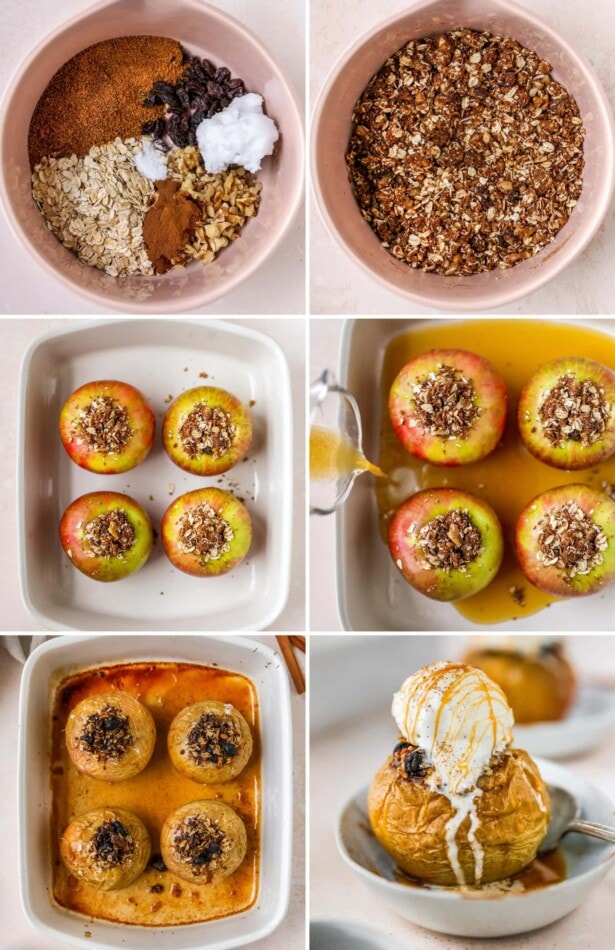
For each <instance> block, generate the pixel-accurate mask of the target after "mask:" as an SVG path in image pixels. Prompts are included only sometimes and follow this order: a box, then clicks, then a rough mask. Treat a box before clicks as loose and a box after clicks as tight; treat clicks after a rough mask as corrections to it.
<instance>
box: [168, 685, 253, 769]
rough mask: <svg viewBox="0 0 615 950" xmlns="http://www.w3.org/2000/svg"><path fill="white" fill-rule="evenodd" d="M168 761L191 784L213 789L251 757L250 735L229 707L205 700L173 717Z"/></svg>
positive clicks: (233, 709)
mask: <svg viewBox="0 0 615 950" xmlns="http://www.w3.org/2000/svg"><path fill="white" fill-rule="evenodd" d="M167 746H168V749H169V757H170V759H171V762H172V763H173V765H174V766H175V768H176V769H177V770H178V772H182V773H183V774H184V775H187V776H188V778H191V779H192V780H193V781H195V782H201V783H202V784H204V785H215V784H217V783H218V782H228V781H230V780H231V779H233V778H236V777H237V776H238V775H239V773H240V772H241V771H242V770H243V769H244V768H245V766H246V765H247V763H248V760H249V758H250V756H251V755H252V733H251V732H250V727H249V725H248V723H247V722H246V720H245V719H244V717H243V716H242V715H241V713H240V712H239V710H238V709H235V707H234V706H232V705H231V704H230V703H219V702H215V701H214V700H206V701H204V702H200V703H194V704H193V705H192V706H187V707H186V708H185V709H182V710H181V712H179V713H178V714H177V716H176V717H175V719H174V720H173V722H172V723H171V727H170V729H169V735H168V738H167Z"/></svg>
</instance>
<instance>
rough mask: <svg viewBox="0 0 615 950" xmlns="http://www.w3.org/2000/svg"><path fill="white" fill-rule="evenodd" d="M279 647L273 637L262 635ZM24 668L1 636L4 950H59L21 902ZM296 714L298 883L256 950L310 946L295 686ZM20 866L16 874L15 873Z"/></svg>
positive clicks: (300, 700) (300, 714)
mask: <svg viewBox="0 0 615 950" xmlns="http://www.w3.org/2000/svg"><path fill="white" fill-rule="evenodd" d="M258 639H259V640H260V641H261V642H262V643H265V644H266V645H267V646H268V647H271V648H272V649H276V642H275V639H274V638H273V637H258ZM22 668H23V667H22V666H21V664H19V663H18V662H17V661H16V660H14V659H12V658H11V657H10V656H9V654H8V653H6V652H5V650H4V647H3V645H2V638H1V637H0V716H1V717H2V724H3V728H2V729H1V730H0V756H1V760H2V762H3V768H2V770H0V795H1V796H2V805H3V807H2V810H1V812H0V841H2V845H3V849H4V856H5V861H6V865H5V867H6V868H7V869H8V868H9V867H10V869H11V872H10V873H9V872H7V873H6V874H5V875H4V878H3V886H2V890H1V892H0V920H1V921H2V936H1V937H0V946H1V947H2V948H3V950H59V948H61V947H66V946H67V944H64V943H62V942H58V941H57V940H51V939H50V938H48V937H45V936H43V934H41V933H39V931H38V930H37V929H35V928H34V927H33V926H32V925H31V924H30V923H29V922H28V921H27V920H26V918H25V916H24V914H23V912H22V910H21V907H20V904H19V879H18V875H17V822H16V814H17V717H18V703H19V683H20V678H21V671H22ZM291 706H292V718H293V782H294V821H293V859H292V887H291V897H290V906H289V909H288V913H287V915H286V917H285V918H284V920H283V921H282V923H281V924H280V926H279V927H278V929H277V930H276V931H275V932H274V933H273V934H272V935H271V936H270V937H267V938H265V939H264V940H258V941H257V942H256V943H252V944H250V946H251V947H253V948H254V950H265V948H266V950H288V948H289V947H292V948H293V950H302V948H304V947H305V852H304V840H305V808H304V798H305V796H304V787H305V697H304V696H297V694H296V693H295V692H294V691H292V686H291ZM13 870H14V873H13Z"/></svg>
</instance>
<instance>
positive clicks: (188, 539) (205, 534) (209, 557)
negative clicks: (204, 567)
mask: <svg viewBox="0 0 615 950" xmlns="http://www.w3.org/2000/svg"><path fill="white" fill-rule="evenodd" d="M178 533H179V541H178V544H179V548H180V550H181V551H183V552H184V553H185V554H195V555H196V556H198V557H200V558H202V560H203V561H217V560H218V559H219V558H221V557H222V556H223V555H224V554H228V552H229V551H230V549H231V542H232V540H233V538H234V536H235V535H234V532H233V529H232V527H231V526H230V524H229V523H228V522H227V521H225V520H224V518H222V517H221V515H219V514H218V512H217V511H216V510H215V509H214V508H213V507H212V506H211V505H208V504H207V503H206V502H205V503H204V504H202V505H195V506H194V507H193V508H191V509H190V511H188V512H187V513H186V514H185V515H184V516H183V517H182V518H180V520H179V523H178Z"/></svg>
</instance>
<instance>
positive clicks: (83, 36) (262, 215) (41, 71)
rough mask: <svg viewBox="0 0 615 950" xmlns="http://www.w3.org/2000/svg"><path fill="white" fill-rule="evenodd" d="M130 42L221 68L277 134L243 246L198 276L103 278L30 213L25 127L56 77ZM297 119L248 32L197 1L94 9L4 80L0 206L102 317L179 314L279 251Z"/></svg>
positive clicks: (285, 88)
mask: <svg viewBox="0 0 615 950" xmlns="http://www.w3.org/2000/svg"><path fill="white" fill-rule="evenodd" d="M135 34H148V35H161V36H169V37H172V38H173V39H176V40H179V42H180V43H182V45H183V46H185V47H186V48H187V49H188V50H189V51H190V52H191V53H195V54H197V55H199V56H201V57H207V58H208V59H211V60H212V61H213V62H214V63H216V65H224V66H228V68H229V69H230V70H231V72H232V74H233V75H234V76H239V77H240V78H241V79H243V80H244V82H245V84H246V87H247V88H248V89H249V90H250V91H254V92H258V93H260V94H261V95H262V96H263V97H264V99H265V104H266V108H267V113H268V115H270V116H271V118H272V119H274V120H275V122H276V124H277V126H278V128H279V130H280V140H279V142H278V145H277V147H276V152H275V155H274V156H273V157H272V158H268V159H265V161H264V163H263V170H262V171H261V172H259V174H258V178H259V181H261V182H262V184H263V192H262V199H261V204H260V208H259V212H258V215H257V216H256V217H255V218H253V219H252V220H250V221H248V223H247V224H246V226H245V228H244V229H243V231H242V234H241V237H240V238H239V239H238V240H236V241H234V242H233V243H232V244H231V245H230V246H229V247H226V248H224V249H223V250H222V251H221V252H220V254H219V255H218V256H217V257H216V259H215V260H214V261H213V262H212V263H211V264H208V265H207V267H202V266H201V265H198V264H191V265H190V266H189V267H187V268H186V269H185V270H173V271H170V272H169V273H168V274H165V275H164V276H163V277H123V278H118V277H110V276H108V275H107V274H104V273H103V272H102V271H98V270H96V269H95V268H93V267H88V266H87V265H85V264H82V263H81V261H79V260H78V259H77V258H76V257H75V255H74V254H73V253H72V252H71V251H69V250H67V249H66V248H65V247H63V245H62V244H60V242H59V241H58V240H57V239H56V238H55V237H54V236H53V234H52V233H51V232H50V231H49V230H48V228H47V225H46V223H45V220H44V218H43V216H42V215H41V213H40V211H39V210H38V208H37V206H36V205H35V203H34V200H33V198H32V193H31V185H30V165H29V162H28V149H27V139H28V127H29V125H30V119H31V117H32V113H33V111H34V108H35V106H36V103H37V102H38V100H39V98H40V96H41V94H42V92H43V91H44V89H45V87H46V86H47V84H48V82H49V80H50V79H51V78H52V76H53V75H54V73H56V72H57V70H58V69H59V68H60V67H61V66H62V65H63V64H64V63H65V62H67V60H69V59H70V58H71V57H72V56H74V55H75V54H76V53H78V52H80V51H81V50H83V49H85V48H86V47H88V46H91V45H92V44H93V43H98V42H101V41H102V40H106V39H110V38H112V37H116V36H131V35H135ZM303 175H304V145H303V128H302V120H301V112H300V109H299V106H298V102H297V99H296V97H295V94H294V92H293V90H292V88H291V86H290V84H289V82H288V80H287V79H286V77H285V75H284V73H283V72H282V70H281V69H280V67H279V66H278V65H277V64H276V63H275V62H274V60H273V59H272V57H271V56H270V54H269V53H268V52H267V50H266V49H265V47H264V46H263V45H262V44H261V42H260V40H258V39H257V38H256V37H255V36H254V35H253V34H252V33H251V32H250V31H249V30H248V29H246V27H244V26H243V25H242V24H241V23H239V22H237V21H236V20H234V19H233V18H232V17H229V16H227V14H225V13H223V12H222V11H220V10H218V9H217V8H216V7H213V6H210V5H209V4H207V3H203V2H201V0H101V2H99V3H96V4H94V5H93V6H91V7H89V8H88V9H86V10H84V12H83V13H80V14H78V15H77V16H76V17H73V18H72V19H71V20H69V21H68V22H65V23H63V24H62V25H61V26H60V27H58V28H57V29H56V30H54V31H53V32H52V33H50V34H49V35H48V36H47V37H45V39H44V40H43V41H42V42H41V43H39V45H38V46H37V47H36V48H35V49H34V50H33V51H32V52H31V53H30V54H29V56H27V57H26V59H25V60H24V61H23V63H22V64H21V66H20V67H19V68H18V70H17V72H16V73H15V75H14V76H13V79H12V80H11V82H10V84H9V87H8V91H7V93H6V95H5V97H4V100H3V103H2V107H1V110H0V198H1V199H2V202H3V205H4V210H5V213H6V216H7V218H8V220H9V223H10V224H11V226H12V227H13V230H14V231H15V234H16V236H17V237H18V239H19V240H20V241H21V242H22V243H23V244H24V245H25V247H26V248H27V249H28V251H30V253H31V254H32V256H33V257H34V259H35V260H36V261H37V262H38V263H39V264H40V265H41V266H42V267H44V268H45V270H47V271H48V272H49V273H51V274H52V275H53V276H54V277H55V278H56V279H57V280H58V282H59V283H60V284H63V285H64V286H65V287H67V288H68V289H70V290H71V291H73V292H75V293H78V294H81V295H82V296H83V297H86V298H87V299H88V300H91V301H93V302H94V303H96V304H98V306H101V307H104V308H106V309H108V310H120V311H126V312H134V313H178V312H185V311H187V310H192V309H194V308H196V307H202V306H204V305H206V304H209V303H211V302H212V301H214V300H216V299H217V298H219V297H221V296H223V295H224V294H227V293H229V291H231V290H232V289H233V288H234V287H236V286H237V285H238V284H240V283H241V282H242V281H243V280H245V279H246V278H248V277H249V276H250V275H251V274H253V273H254V271H255V270H256V269H257V268H258V267H259V266H260V265H261V264H262V263H263V261H265V260H266V258H268V257H269V256H270V255H271V254H273V252H274V251H275V250H276V248H277V247H278V246H279V245H280V243H281V242H282V240H283V239H284V236H285V235H286V233H287V231H288V229H289V227H290V225H291V223H292V220H293V218H294V216H295V213H296V212H297V210H298V208H299V205H300V202H301V198H302V195H303Z"/></svg>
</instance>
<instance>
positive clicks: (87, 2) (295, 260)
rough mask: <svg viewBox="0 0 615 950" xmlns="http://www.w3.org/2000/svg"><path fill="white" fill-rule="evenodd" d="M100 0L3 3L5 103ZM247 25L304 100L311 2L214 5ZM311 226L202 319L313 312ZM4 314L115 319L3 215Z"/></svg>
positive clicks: (298, 222) (0, 86) (0, 77)
mask: <svg viewBox="0 0 615 950" xmlns="http://www.w3.org/2000/svg"><path fill="white" fill-rule="evenodd" d="M92 2H93V0H61V3H55V4H54V3H42V2H41V0H2V3H1V4H0V37H1V39H0V49H1V50H2V56H1V57H0V98H1V97H2V95H3V93H4V89H5V88H6V85H7V83H8V81H9V79H10V77H11V76H12V75H13V73H14V72H15V70H16V69H17V67H18V65H19V63H20V62H21V60H22V59H23V58H24V57H25V56H26V55H27V54H28V53H29V51H30V50H31V49H32V48H33V47H34V46H35V45H36V44H37V43H38V42H40V40H41V39H43V37H44V36H45V35H46V34H47V33H48V32H50V31H51V30H52V29H54V28H55V27H56V26H58V24H60V23H62V22H63V21H64V20H67V19H69V18H70V17H72V16H74V15H75V14H76V13H78V12H79V11H80V10H84V9H87V8H88V7H89V6H92ZM208 2H209V3H211V4H212V5H213V6H215V7H221V8H222V9H223V10H224V11H225V12H226V13H228V14H230V15H231V16H234V17H235V18H236V19H238V20H241V21H242V22H243V23H245V24H246V26H248V27H249V28H250V29H251V30H252V31H253V32H254V33H256V34H257V36H258V37H259V38H260V39H261V40H262V42H263V43H264V45H265V46H266V47H267V49H269V51H270V52H271V54H272V55H273V57H274V58H275V60H276V62H278V63H279V65H280V66H281V67H282V69H283V70H284V71H285V73H286V75H287V76H288V77H289V79H290V81H291V82H292V84H293V87H294V89H295V91H296V92H297V95H298V96H299V99H300V101H303V98H304V94H305V93H304V90H305V71H304V67H305V7H304V3H303V0H290V2H288V3H284V4H280V2H279V0H259V3H253V2H252V0H208ZM304 246H305V226H304V213H303V212H300V213H299V214H298V215H297V217H296V218H295V221H294V223H293V225H292V227H291V229H290V231H289V233H288V235H287V237H286V239H285V241H284V242H283V244H282V246H281V247H280V248H279V249H278V250H277V251H276V253H275V254H274V255H273V257H271V258H269V260H267V261H266V262H265V263H264V264H263V266H262V267H260V268H259V269H258V270H257V272H256V273H255V274H253V275H252V277H250V278H249V279H248V280H246V281H245V282H244V283H242V284H241V285H240V286H239V287H237V288H236V289H235V290H233V291H232V292H231V293H229V294H227V295H225V296H224V297H223V298H221V299H220V300H216V301H214V303H212V304H210V305H208V306H206V307H202V308H200V309H199V310H197V311H194V312H195V313H208V314H238V313H259V314H267V315H268V314H272V313H280V314H281V313H303V312H304V309H305V291H304V288H305V247H304ZM0 258H1V260H2V275H1V277H0V284H1V286H2V302H1V304H0V306H1V310H2V312H3V313H7V314H11V313H23V314H31V313H32V314H34V313H58V314H68V313H73V314H74V313H76V314H83V313H96V314H102V313H108V312H109V311H107V310H104V309H103V308H101V307H98V306H96V305H95V304H93V303H91V302H90V301H88V300H85V299H84V298H82V297H80V296H79V295H78V294H75V293H72V292H71V291H70V290H68V289H66V288H64V287H61V286H60V285H58V284H57V283H56V281H55V280H54V278H53V277H51V276H50V275H49V274H47V273H46V271H44V270H43V269H42V268H41V267H39V265H38V264H37V263H36V262H35V261H34V260H33V259H32V258H31V257H30V254H29V253H28V252H27V251H26V250H25V248H23V247H22V246H21V244H18V243H17V241H16V239H15V238H14V236H13V234H12V231H11V229H10V227H9V225H8V223H7V221H6V219H5V217H4V213H3V212H2V211H0Z"/></svg>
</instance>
